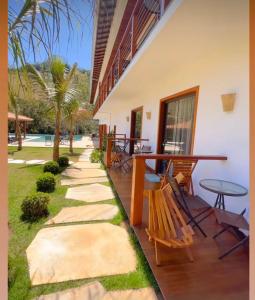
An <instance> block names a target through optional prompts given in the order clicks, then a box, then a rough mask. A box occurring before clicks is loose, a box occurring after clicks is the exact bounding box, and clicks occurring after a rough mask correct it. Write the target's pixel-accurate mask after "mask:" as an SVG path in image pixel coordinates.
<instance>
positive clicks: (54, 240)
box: [26, 223, 136, 285]
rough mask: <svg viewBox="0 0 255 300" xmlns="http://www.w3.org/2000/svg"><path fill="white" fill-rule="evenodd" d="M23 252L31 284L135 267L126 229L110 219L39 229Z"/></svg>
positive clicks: (74, 278) (121, 272) (60, 280)
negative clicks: (102, 221) (93, 222)
mask: <svg viewBox="0 0 255 300" xmlns="http://www.w3.org/2000/svg"><path fill="white" fill-rule="evenodd" d="M26 254H27V260H28V265H29V276H30V280H31V283H32V285H39V284H48V283H56V282H63V281H70V280H78V279H83V278H94V277H100V276H110V275H117V274H127V273H129V272H134V271H135V270H136V254H135V251H134V249H133V248H132V246H131V244H130V241H129V236H128V233H127V231H126V230H125V229H124V228H121V227H120V226H117V225H112V224H110V223H97V224H84V225H67V226H56V227H48V228H44V229H41V230H40V231H39V232H38V233H37V235H36V236H35V238H34V240H33V241H32V243H31V244H30V246H29V247H28V248H27V250H26Z"/></svg>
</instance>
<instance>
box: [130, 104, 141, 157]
mask: <svg viewBox="0 0 255 300" xmlns="http://www.w3.org/2000/svg"><path fill="white" fill-rule="evenodd" d="M137 112H141V113H142V117H141V136H140V138H142V132H143V106H139V107H137V108H135V109H132V110H131V118H130V120H131V121H130V138H134V136H135V123H136V113H137ZM133 153H134V141H130V147H129V154H130V155H132V154H133Z"/></svg>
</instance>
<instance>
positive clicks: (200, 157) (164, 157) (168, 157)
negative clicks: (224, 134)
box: [133, 154, 228, 160]
mask: <svg viewBox="0 0 255 300" xmlns="http://www.w3.org/2000/svg"><path fill="white" fill-rule="evenodd" d="M133 158H134V159H143V160H146V159H157V160H174V159H182V160H189V159H197V160H227V159H228V158H227V156H223V155H181V154H176V155H173V154H133Z"/></svg>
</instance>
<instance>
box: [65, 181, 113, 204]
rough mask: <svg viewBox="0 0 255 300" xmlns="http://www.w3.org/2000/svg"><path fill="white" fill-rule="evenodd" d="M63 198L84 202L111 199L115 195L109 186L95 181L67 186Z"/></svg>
mask: <svg viewBox="0 0 255 300" xmlns="http://www.w3.org/2000/svg"><path fill="white" fill-rule="evenodd" d="M65 198H66V199H73V200H80V201H85V202H97V201H103V200H108V199H113V198H115V197H114V194H113V192H112V189H111V188H110V187H109V186H105V185H102V184H98V183H95V184H89V185H83V186H78V187H71V188H68V190H67V192H66V195H65Z"/></svg>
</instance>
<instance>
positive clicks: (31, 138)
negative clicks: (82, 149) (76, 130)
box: [25, 134, 82, 142]
mask: <svg viewBox="0 0 255 300" xmlns="http://www.w3.org/2000/svg"><path fill="white" fill-rule="evenodd" d="M45 137H51V140H52V141H53V140H54V135H53V134H27V135H26V139H25V141H26V142H45ZM81 139H82V135H81V134H77V135H74V141H81Z"/></svg>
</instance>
